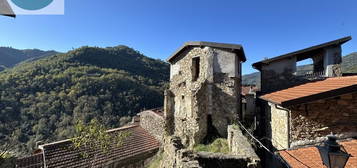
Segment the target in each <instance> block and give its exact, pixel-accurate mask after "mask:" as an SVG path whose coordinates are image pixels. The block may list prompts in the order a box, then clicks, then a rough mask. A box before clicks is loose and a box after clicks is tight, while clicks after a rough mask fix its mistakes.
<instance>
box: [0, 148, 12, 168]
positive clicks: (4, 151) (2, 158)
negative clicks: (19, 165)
mask: <svg viewBox="0 0 357 168" xmlns="http://www.w3.org/2000/svg"><path fill="white" fill-rule="evenodd" d="M12 147H13V146H12V145H11V144H9V143H7V144H1V145H0V167H14V166H15V160H16V158H15V156H14V154H13V153H11V152H10V151H11V148H12Z"/></svg>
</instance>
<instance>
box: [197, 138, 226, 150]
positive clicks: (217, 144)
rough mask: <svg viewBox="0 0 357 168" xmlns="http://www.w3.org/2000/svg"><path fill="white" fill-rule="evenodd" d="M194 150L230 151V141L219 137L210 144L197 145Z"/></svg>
mask: <svg viewBox="0 0 357 168" xmlns="http://www.w3.org/2000/svg"><path fill="white" fill-rule="evenodd" d="M193 150H194V151H196V152H214V153H229V148H228V141H227V139H224V138H217V139H216V140H214V141H213V142H212V143H210V144H207V145H204V144H199V145H196V146H195V147H194V148H193Z"/></svg>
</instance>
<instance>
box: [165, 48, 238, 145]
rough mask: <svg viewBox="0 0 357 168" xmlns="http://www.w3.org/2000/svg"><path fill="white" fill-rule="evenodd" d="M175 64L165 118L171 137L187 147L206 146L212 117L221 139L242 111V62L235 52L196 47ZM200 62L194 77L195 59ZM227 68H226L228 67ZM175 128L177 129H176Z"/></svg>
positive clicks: (172, 68) (187, 51) (182, 54)
mask: <svg viewBox="0 0 357 168" xmlns="http://www.w3.org/2000/svg"><path fill="white" fill-rule="evenodd" d="M179 57H181V59H179V60H178V61H177V62H174V63H172V65H171V81H170V89H169V90H168V91H167V93H169V94H166V97H165V118H166V119H167V120H168V122H167V124H166V125H167V126H168V127H169V128H168V130H170V131H169V132H171V134H175V135H177V136H179V137H180V138H181V140H182V143H183V144H184V145H185V146H190V147H192V146H194V145H195V144H199V143H202V141H203V140H204V139H205V137H206V136H207V130H208V116H209V115H210V116H212V117H211V118H212V125H213V126H214V127H215V129H217V131H218V134H219V135H220V136H223V137H226V136H227V126H228V124H231V123H232V122H233V121H234V120H235V119H236V118H237V114H238V113H239V112H240V97H239V96H240V95H239V94H238V93H240V80H241V79H240V76H241V74H240V68H241V67H240V61H239V60H238V56H236V54H235V53H233V52H230V51H225V50H221V49H216V48H210V47H204V48H201V47H192V48H190V49H187V50H186V51H185V52H183V53H181V56H179ZM198 57H199V60H200V63H199V65H200V67H199V75H198V78H197V79H196V78H194V71H195V72H196V71H197V70H194V69H195V68H194V65H193V59H194V58H198ZM226 63H227V66H223V64H226ZM172 127H174V128H172Z"/></svg>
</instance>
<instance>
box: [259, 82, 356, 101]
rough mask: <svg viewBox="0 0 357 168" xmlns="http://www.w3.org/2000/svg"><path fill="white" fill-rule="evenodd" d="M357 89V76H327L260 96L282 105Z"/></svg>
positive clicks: (332, 95)
mask: <svg viewBox="0 0 357 168" xmlns="http://www.w3.org/2000/svg"><path fill="white" fill-rule="evenodd" d="M356 91H357V76H346V77H335V78H327V79H324V80H321V81H315V82H309V83H306V84H302V85H298V86H295V87H291V88H288V89H284V90H280V91H276V92H273V93H269V94H266V95H263V96H261V97H260V98H261V99H263V100H266V101H269V102H273V103H276V104H281V105H290V104H299V103H304V102H307V101H313V100H318V99H322V98H328V97H334V96H338V95H341V94H346V93H350V92H356Z"/></svg>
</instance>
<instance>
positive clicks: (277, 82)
mask: <svg viewBox="0 0 357 168" xmlns="http://www.w3.org/2000/svg"><path fill="white" fill-rule="evenodd" d="M295 72H296V58H291V59H284V60H281V61H277V62H272V63H270V64H268V65H264V66H263V67H262V69H261V91H262V92H264V93H268V92H273V91H276V90H280V89H285V88H288V87H290V86H293V85H295V83H296V82H294V80H295V79H294V78H295V76H294V73H295Z"/></svg>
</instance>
